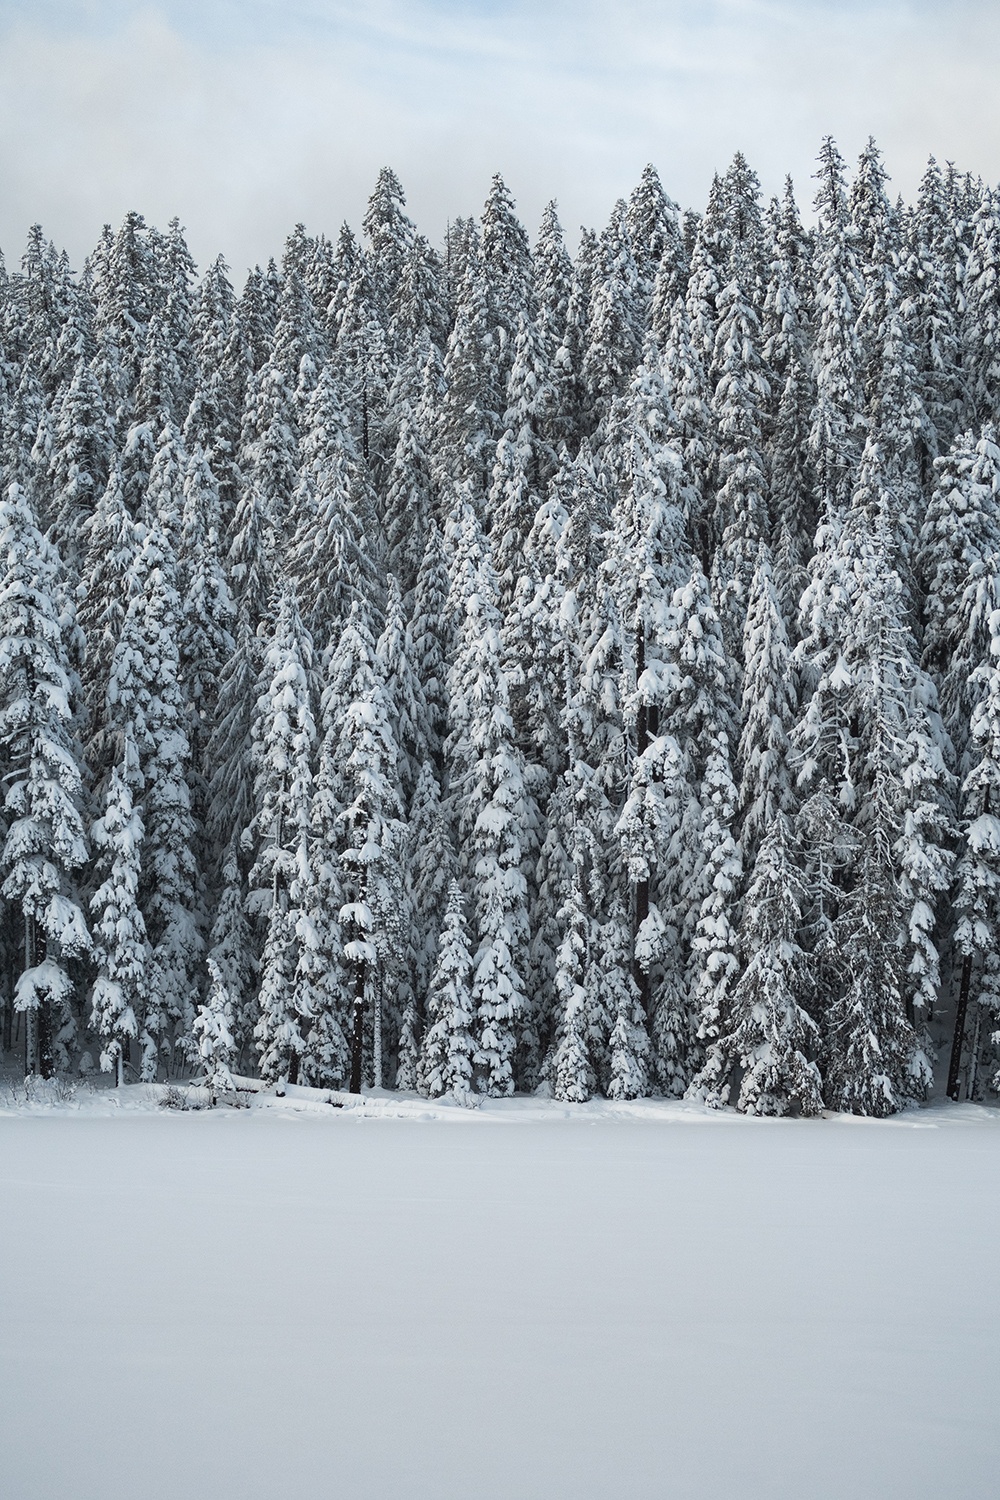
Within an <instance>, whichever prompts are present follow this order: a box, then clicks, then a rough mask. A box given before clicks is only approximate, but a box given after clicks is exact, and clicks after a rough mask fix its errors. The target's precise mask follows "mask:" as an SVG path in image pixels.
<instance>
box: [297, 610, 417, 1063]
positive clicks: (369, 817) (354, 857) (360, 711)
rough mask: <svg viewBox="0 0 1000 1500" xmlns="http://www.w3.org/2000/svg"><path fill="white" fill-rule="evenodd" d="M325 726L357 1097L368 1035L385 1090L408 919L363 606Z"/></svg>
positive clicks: (383, 722)
mask: <svg viewBox="0 0 1000 1500" xmlns="http://www.w3.org/2000/svg"><path fill="white" fill-rule="evenodd" d="M323 725H324V739H323V747H322V752H321V763H320V773H319V774H320V776H321V777H323V778H324V779H325V781H326V783H327V784H328V786H329V789H330V790H329V794H328V795H329V796H330V797H332V798H333V799H335V802H336V804H337V812H336V815H335V838H336V845H335V853H336V856H337V861H338V866H339V872H340V880H341V883H342V891H343V903H342V906H341V909H340V912H339V921H340V924H341V929H342V936H343V947H342V954H343V962H344V963H345V964H346V966H347V968H348V970H349V973H350V976H351V977H350V981H349V982H350V985H351V988H352V990H353V1000H352V1019H351V1092H352V1093H359V1092H360V1090H361V1083H362V1072H363V1062H364V1055H363V1054H364V1042H365V1030H366V1027H368V1026H370V1027H371V1036H372V1049H373V1050H372V1054H371V1058H372V1075H371V1076H372V1077H373V1080H374V1083H375V1086H376V1087H381V1086H382V1081H383V1080H382V1067H383V1023H384V1021H385V1019H386V1000H387V997H388V998H390V999H391V998H392V997H393V996H394V995H395V992H396V986H397V984H398V979H399V976H398V972H397V969H398V962H399V957H400V946H401V930H402V927H403V926H405V922H406V916H407V914H406V913H405V912H404V911H403V910H402V903H403V887H402V872H401V868H400V862H401V858H402V852H403V832H404V829H403V823H402V819H401V811H402V810H401V808H400V804H399V796H398V793H397V790H396V780H397V760H398V749H397V746H396V741H395V739H394V737H393V733H392V718H391V706H390V703H389V698H388V693H387V691H386V685H385V679H384V677H383V675H382V666H381V662H380V660H379V656H378V652H377V650H376V647H375V642H374V641H373V640H372V636H371V630H370V627H369V625H368V623H367V620H366V619H365V616H364V614H363V612H362V610H361V609H360V608H359V607H358V606H357V605H356V606H355V607H354V609H353V611H352V613H351V617H350V619H349V621H348V623H347V626H346V628H345V629H344V631H343V633H342V635H341V636H340V639H339V641H338V642H337V645H336V647H335V649H334V650H333V651H332V652H330V654H329V664H328V668H327V675H326V682H325V687H324V695H323ZM331 810H332V809H331ZM324 852H325V851H324ZM389 1018H390V1019H391V1015H390V1017H389Z"/></svg>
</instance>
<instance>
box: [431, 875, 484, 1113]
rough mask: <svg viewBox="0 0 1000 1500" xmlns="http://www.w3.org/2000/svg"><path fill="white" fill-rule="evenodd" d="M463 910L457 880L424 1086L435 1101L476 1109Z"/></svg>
mask: <svg viewBox="0 0 1000 1500" xmlns="http://www.w3.org/2000/svg"><path fill="white" fill-rule="evenodd" d="M463 908H464V902H463V898H462V887H461V886H460V885H459V883H458V881H457V880H452V882H451V884H450V885H449V887H448V906H447V909H446V911H445V918H444V928H443V930H442V933H441V940H440V943H439V945H438V957H437V962H436V963H435V965H434V972H433V975H432V978H431V982H430V988H429V990H428V992H427V1022H426V1026H425V1029H424V1036H423V1042H422V1044H421V1050H420V1063H419V1087H420V1092H421V1093H422V1094H426V1095H427V1097H428V1098H430V1099H439V1098H440V1097H441V1096H442V1095H443V1094H451V1095H452V1096H453V1097H454V1098H455V1099H457V1100H458V1102H459V1103H460V1104H471V1103H472V1102H473V1100H474V1095H473V1092H472V1083H473V1068H474V1063H475V1058H476V1052H477V1046H476V1042H475V1039H474V1036H473V1030H472V1026H473V1014H474V1002H473V999H472V989H471V979H472V954H471V953H470V951H469V938H468V932H467V927H466V920H465V912H464V909H463Z"/></svg>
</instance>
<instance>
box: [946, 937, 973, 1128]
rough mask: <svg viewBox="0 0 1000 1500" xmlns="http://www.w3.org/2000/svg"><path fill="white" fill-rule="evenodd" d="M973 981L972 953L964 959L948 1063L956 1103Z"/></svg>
mask: <svg viewBox="0 0 1000 1500" xmlns="http://www.w3.org/2000/svg"><path fill="white" fill-rule="evenodd" d="M971 982H972V954H971V953H967V954H966V955H965V957H964V958H963V959H962V979H961V983H960V985H959V988H958V1004H957V1005H956V1007H955V1033H954V1036H953V1037H952V1039H951V1058H950V1060H949V1063H948V1098H949V1099H954V1100H955V1101H956V1103H957V1102H958V1100H959V1098H960V1097H961V1092H962V1086H961V1082H960V1079H959V1074H960V1072H961V1068H962V1046H963V1044H964V1042H965V1013H966V1011H967V1010H968V1008H969V986H970V984H971Z"/></svg>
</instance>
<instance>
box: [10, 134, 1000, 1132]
mask: <svg viewBox="0 0 1000 1500" xmlns="http://www.w3.org/2000/svg"><path fill="white" fill-rule="evenodd" d="M809 196H810V198H812V197H813V196H814V203H813V205H812V207H813V209H814V212H810V213H807V214H806V215H805V217H803V216H801V215H800V210H799V208H798V207H797V206H796V201H795V197H794V195H793V188H792V184H791V182H788V184H787V186H786V189H785V191H784V194H783V196H782V197H781V198H780V199H772V200H771V201H770V202H765V201H763V198H762V194H761V189H760V184H759V182H758V179H757V177H756V175H755V173H754V172H753V170H752V168H751V167H750V166H749V165H748V163H747V162H746V160H745V159H744V158H743V157H742V156H741V155H737V156H736V157H735V158H734V160H733V162H732V164H731V166H729V168H728V169H727V170H726V171H725V172H724V173H723V174H722V175H720V176H717V177H716V178H715V180H714V181H713V183H712V186H711V191H710V194H709V197H708V201H707V204H706V205H705V206H704V211H703V212H693V211H689V212H683V213H682V212H681V211H680V210H679V209H678V207H677V206H676V205H675V204H674V203H673V202H672V200H671V199H670V197H669V196H668V195H667V193H666V191H665V190H664V188H663V187H662V186H661V182H660V179H659V177H658V175H657V172H656V171H655V170H654V169H653V168H652V167H647V168H646V169H645V171H644V172H643V173H642V176H641V180H640V181H639V183H638V185H637V186H636V188H635V189H634V191H633V192H632V193H631V195H630V197H629V198H628V199H627V201H626V200H623V201H620V202H618V203H617V204H615V206H614V208H613V210H612V212H611V216H610V219H609V221H608V223H607V225H606V227H605V228H603V229H602V230H601V231H600V232H599V233H598V232H592V231H590V230H586V229H585V230H583V231H581V233H580V235H579V239H578V242H577V239H576V237H574V239H573V241H572V243H573V245H574V246H575V253H571V252H570V249H569V248H567V243H566V241H565V240H564V236H563V230H562V228H561V226H560V222H559V219H558V217H557V211H556V206H555V204H550V205H549V207H548V208H547V209H546V210H545V213H544V216H543V219H542V222H541V225H540V227H539V229H538V232H537V236H536V237H535V238H534V240H533V241H532V240H530V239H529V236H528V234H527V233H526V231H525V229H524V227H523V226H522V224H521V222H520V221H519V219H518V217H517V211H516V206H515V204H514V201H513V199H512V197H511V195H510V193H509V191H508V189H507V187H506V186H505V184H504V182H503V180H502V179H501V178H500V177H499V176H497V177H495V178H494V179H493V182H492V185H491V186H490V188H489V192H488V196H487V198H486V202H485V206H484V208H483V210H482V214H481V216H480V217H479V218H461V217H459V218H456V219H453V220H452V221H451V222H450V223H449V225H448V228H447V233H446V237H445V239H444V242H443V244H441V245H439V246H434V245H432V244H431V243H430V242H429V241H428V239H427V238H425V237H424V236H423V235H422V234H421V233H420V232H419V231H418V229H417V228H416V227H415V225H414V224H413V223H412V222H411V219H410V218H409V216H408V215H407V212H406V203H405V197H404V193H403V190H402V187H401V185H400V183H399V182H398V180H397V179H396V177H395V176H394V174H393V173H392V171H390V170H388V169H385V170H383V171H382V172H381V173H380V174H379V177H378V180H377V182H376V184H375V187H374V191H373V193H372V196H371V198H370V200H369V202H368V206H367V210H366V212H365V215H364V219H363V222H362V224H361V226H360V233H359V234H355V232H353V231H352V229H351V228H349V227H347V226H346V225H345V226H344V227H343V228H342V229H341V230H340V232H339V234H338V235H337V237H336V238H335V239H332V240H331V239H328V238H327V237H325V236H324V235H322V234H321V235H319V236H318V237H313V236H312V234H310V233H307V231H306V229H305V228H304V227H303V226H302V225H297V226H296V227H295V228H294V229H293V231H292V233H291V234H290V236H289V238H288V240H287V242H286V244H285V247H284V252H283V254H282V256H281V260H280V264H275V263H274V262H271V263H269V264H268V266H267V267H266V268H265V269H260V268H257V269H255V270H253V271H252V272H251V274H250V275H249V277H248V278H247V280H246V283H245V285H244V286H243V287H242V290H239V289H237V288H236V287H234V285H233V282H232V280H231V279H230V273H229V271H228V268H227V266H226V263H225V261H224V260H223V259H222V258H221V257H220V258H219V259H218V260H216V261H215V262H214V263H213V264H211V265H210V266H208V268H207V269H205V270H204V271H203V272H201V273H199V272H198V270H197V268H196V267H195V265H194V262H193V260H192V257H191V254H190V253H189V251H188V248H187V246H186V244H185V240H184V235H183V231H182V228H181V226H180V224H179V223H178V222H177V221H176V220H175V221H173V222H172V223H171V224H170V225H169V227H168V228H167V229H166V231H165V232H164V231H161V230H159V229H157V228H155V227H153V226H152V225H151V224H147V223H146V222H145V221H144V219H143V218H142V217H141V216H140V215H139V214H138V213H130V214H128V215H127V216H126V218H125V220H124V222H123V223H122V224H121V226H120V227H119V228H118V229H112V228H110V227H107V228H105V230H104V232H103V234H102V236H101V238H100V240H99V243H98V244H97V246H96V248H95V249H94V250H93V251H92V253H91V254H90V255H89V256H88V258H87V259H86V261H85V263H84V265H83V266H82V268H73V267H71V266H70V265H69V263H68V261H67V258H66V256H65V255H64V254H63V253H61V252H60V251H59V250H58V249H57V247H56V246H55V245H53V244H52V243H50V242H49V241H48V240H47V239H46V238H45V236H44V234H43V231H42V229H41V228H39V227H37V226H36V227H35V228H33V229H32V230H31V231H30V234H29V235H28V241H27V248H26V250H25V253H24V255H23V257H22V258H21V260H20V269H12V268H10V267H9V268H8V270H7V271H6V272H5V273H3V276H2V279H0V465H2V470H3V476H2V485H3V489H2V499H0V530H2V538H3V543H2V551H0V567H2V577H0V764H2V775H3V788H4V795H3V803H2V824H0V837H2V849H0V882H2V885H0V890H2V903H0V1004H2V1038H0V1040H2V1047H3V1053H4V1059H5V1065H6V1066H7V1068H8V1070H10V1069H15V1070H20V1069H23V1071H24V1072H26V1073H28V1074H40V1075H42V1076H43V1077H51V1076H54V1075H57V1074H61V1073H71V1074H73V1075H74V1076H78V1075H79V1074H80V1073H81V1072H84V1073H86V1072H87V1071H88V1070H91V1069H92V1070H93V1071H94V1072H95V1073H96V1072H100V1071H103V1072H105V1073H107V1074H110V1075H111V1079H110V1080H109V1083H111V1082H114V1081H117V1082H119V1083H122V1082H125V1081H137V1080H146V1081H151V1080H156V1079H159V1080H166V1079H170V1078H175V1077H190V1076H192V1075H204V1076H207V1077H208V1078H210V1079H212V1080H214V1082H215V1083H216V1084H217V1085H218V1086H219V1087H225V1086H226V1084H227V1082H231V1080H232V1078H233V1077H234V1076H236V1075H247V1074H250V1075H258V1076H260V1077H261V1078H262V1079H265V1080H270V1081H281V1080H286V1081H287V1082H288V1083H290V1084H306V1085H314V1086H317V1087H320V1088H324V1089H338V1090H341V1089H342V1090H351V1091H354V1092H358V1091H359V1090H360V1089H361V1088H362V1087H372V1086H374V1087H381V1088H386V1089H393V1088H395V1089H399V1090H404V1091H416V1092H418V1093H420V1094H423V1095H425V1096H429V1097H431V1098H436V1097H439V1096H444V1095H448V1096H452V1097H453V1098H455V1099H458V1100H460V1101H463V1102H468V1103H473V1102H475V1100H476V1099H477V1097H479V1096H482V1095H488V1096H494V1097H503V1096H508V1095H511V1094H514V1093H515V1092H517V1093H533V1092H538V1093H539V1094H540V1095H542V1096H549V1097H555V1098H556V1099H560V1100H570V1101H582V1100H586V1099H588V1098H591V1097H592V1096H596V1095H604V1096H605V1097H607V1098H609V1099H612V1100H625V1099H636V1098H640V1097H643V1096H646V1095H661V1096H664V1097H667V1098H681V1097H686V1098H689V1099H695V1100H700V1101H703V1102H705V1103H708V1104H713V1105H718V1106H722V1105H725V1104H729V1105H735V1106H736V1107H737V1108H738V1109H739V1110H741V1111H744V1112H746V1113H749V1114H769V1115H781V1114H789V1113H790V1114H800V1115H812V1114H817V1113H818V1112H820V1111H821V1110H824V1109H828V1110H835V1111H845V1112H851V1113H855V1114H864V1115H875V1116H883V1115H888V1114H891V1113H894V1112H896V1111H898V1110H900V1109H901V1108H904V1107H905V1106H907V1105H908V1104H910V1103H913V1102H916V1101H920V1100H922V1099H924V1098H925V1097H926V1096H927V1094H928V1091H929V1090H930V1089H931V1087H932V1085H933V1084H934V1082H935V1078H936V1079H937V1086H938V1087H939V1088H941V1089H944V1088H946V1089H947V1092H948V1094H949V1095H950V1096H951V1097H952V1098H961V1097H968V1098H983V1097H986V1096H987V1095H988V1094H989V1092H990V1091H991V1090H993V1089H994V1088H995V1087H996V1083H997V1078H998V1073H1000V1047H998V1035H997V1034H995V1033H997V1029H998V1027H1000V955H998V932H1000V442H998V437H997V430H996V425H995V424H996V423H997V421H998V420H1000V279H998V278H1000V198H998V197H997V195H996V193H995V192H994V190H992V189H991V188H990V187H988V186H986V185H984V183H983V182H982V181H980V180H977V179H973V178H971V177H969V176H967V175H962V174H961V173H960V172H958V171H957V170H956V169H954V168H953V167H952V166H950V165H949V166H947V167H941V166H939V165H938V164H937V163H935V162H934V161H933V160H932V161H931V162H930V163H929V165H928V167H927V169H926V172H925V174H924V176H923V179H922V181H921V183H920V188H919V192H918V194H917V197H916V201H915V202H914V203H906V202H903V201H902V200H900V199H897V198H895V197H894V196H893V194H892V193H891V191H890V188H889V182H888V177H887V172H886V170H885V167H884V166H883V163H882V159H881V156H880V153H879V151H878V149H877V147H876V146H875V144H874V143H870V144H869V145H868V147H867V148H866V149H865V150H864V151H863V153H862V155H861V157H860V160H859V161H858V163H857V165H856V167H853V168H851V169H848V167H847V166H846V165H845V163H844V162H843V160H842V158H841V156H840V154H839V152H838V149H837V147H836V145H835V143H834V142H833V141H832V140H831V139H827V140H826V141H825V142H824V143H823V145H822V148H821V152H820V155H819V159H818V163H817V167H816V175H815V179H814V182H813V183H812V184H809Z"/></svg>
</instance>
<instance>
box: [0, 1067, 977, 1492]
mask: <svg viewBox="0 0 1000 1500" xmlns="http://www.w3.org/2000/svg"><path fill="white" fill-rule="evenodd" d="M406 1116H409V1117H406ZM421 1116H422V1117H423V1118H420V1117H421ZM998 1258H1000V1112H997V1111H991V1110H986V1109H980V1108H976V1107H972V1106H963V1107H960V1108H948V1107H946V1106H935V1107H934V1108H931V1109H928V1110H922V1111H917V1112H914V1113H912V1114H908V1115H906V1116H903V1117H899V1118H897V1119H896V1120H893V1121H889V1122H885V1123H875V1122H868V1121H859V1120H850V1119H826V1120H819V1121H802V1122H764V1121H746V1120H741V1119H738V1118H737V1117H735V1116H733V1115H731V1114H726V1115H722V1116H706V1115H705V1114H703V1113H701V1112H700V1111H698V1110H696V1109H691V1108H685V1107H684V1106H678V1105H666V1104H657V1103H653V1102H647V1103H644V1104H637V1105H634V1106H619V1107H617V1108H612V1107H611V1106H608V1105H600V1104H594V1105H591V1106H579V1107H576V1108H573V1107H569V1106H560V1105H554V1104H550V1103H544V1102H542V1101H538V1102H535V1101H523V1102H522V1101H515V1102H513V1103H512V1104H509V1105H492V1106H488V1107H487V1108H485V1109H483V1110H480V1111H475V1112H472V1111H462V1110H458V1109H449V1108H448V1107H447V1106H444V1107H441V1106H435V1107H431V1106H426V1105H422V1104H419V1103H417V1102H416V1101H412V1102H410V1103H407V1102H406V1101H402V1102H394V1101H388V1100H381V1101H380V1100H372V1101H369V1102H368V1103H366V1104H365V1106H364V1107H363V1108H362V1109H360V1110H342V1111H341V1110H335V1109H331V1108H330V1106H329V1105H326V1106H324V1107H323V1108H319V1107H317V1106H315V1105H313V1106H312V1107H310V1103H309V1101H308V1100H307V1099H305V1098H302V1099H299V1100H296V1099H286V1100H284V1101H282V1100H277V1099H270V1100H267V1101H261V1102H260V1103H258V1105H257V1106H255V1107H254V1108H253V1109H251V1110H249V1111H235V1110H228V1109H219V1110H215V1111H204V1112H200V1113H173V1112H167V1111H162V1110H157V1109H156V1107H155V1103H154V1102H153V1100H152V1098H151V1096H150V1095H149V1094H148V1093H144V1092H143V1091H142V1090H140V1089H135V1090H126V1091H125V1097H124V1100H123V1101H122V1102H121V1103H119V1102H117V1101H115V1100H114V1099H113V1098H112V1097H111V1096H110V1095H94V1096H87V1095H84V1096H82V1098H81V1097H78V1098H77V1099H75V1100H71V1101H69V1102H67V1103H64V1104H63V1105H61V1106H60V1105H58V1104H57V1105H56V1106H54V1107H43V1106H41V1105H39V1104H35V1105H30V1104H29V1105H27V1106H26V1105H25V1104H24V1103H23V1101H20V1102H18V1101H15V1102H14V1103H12V1104H10V1105H9V1107H8V1108H6V1109H3V1108H0V1493H2V1495H3V1496H4V1497H5V1500H7V1497H9V1500H181V1497H184V1500H209V1497H211V1500H258V1497H259V1500H265V1497H267V1500H298V1497H305V1496H322V1497H340V1496H344V1497H351V1500H458V1497H463V1500H465V1497H476V1500H536V1497H537V1500H591V1497H594V1500H597V1497H600V1500H630V1497H655V1500H660V1497H663V1500H687V1497H691V1500H695V1497H698V1500H723V1497H726V1500H729V1497H739V1500H786V1497H787V1500H793V1497H794V1500H855V1497H856V1500H895V1497H900V1500H903V1497H906V1500H923V1497H928V1500H930V1497H932V1496H933V1497H935V1500H940V1497H945V1500H951V1497H955V1500H979V1497H982V1500H994V1497H995V1496H996V1494H997V1484H998V1479H997V1475H998V1472H1000V1419H998V1412H1000V1296H998V1291H997V1288H998V1278H997V1265H998Z"/></svg>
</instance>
